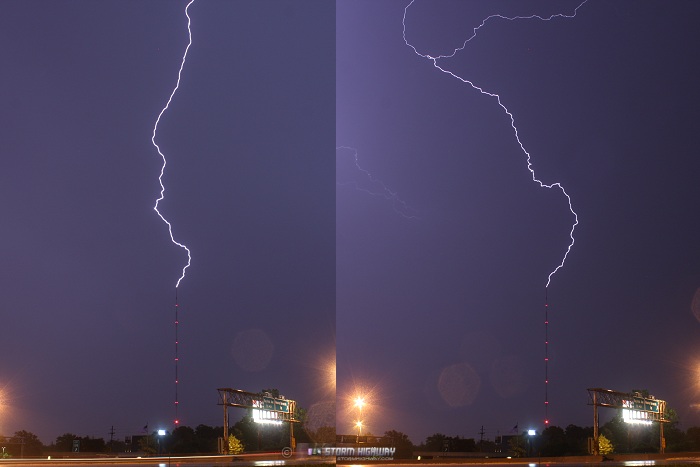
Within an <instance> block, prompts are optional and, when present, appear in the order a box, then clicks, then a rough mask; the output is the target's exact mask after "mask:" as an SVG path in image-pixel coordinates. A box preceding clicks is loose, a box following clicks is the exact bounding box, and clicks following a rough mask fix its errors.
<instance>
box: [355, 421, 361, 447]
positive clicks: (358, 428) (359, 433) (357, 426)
mask: <svg viewBox="0 0 700 467" xmlns="http://www.w3.org/2000/svg"><path fill="white" fill-rule="evenodd" d="M355 427H356V428H357V442H358V443H359V442H360V436H362V420H358V421H357V423H355Z"/></svg>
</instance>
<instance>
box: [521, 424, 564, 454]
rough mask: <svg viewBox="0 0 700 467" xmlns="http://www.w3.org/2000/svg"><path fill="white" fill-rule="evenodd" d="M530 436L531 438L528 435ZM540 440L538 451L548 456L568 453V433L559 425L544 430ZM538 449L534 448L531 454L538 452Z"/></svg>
mask: <svg viewBox="0 0 700 467" xmlns="http://www.w3.org/2000/svg"><path fill="white" fill-rule="evenodd" d="M528 438H530V437H529V436H528ZM539 438H540V439H539V440H538V447H539V449H538V451H539V452H540V453H541V455H543V456H546V457H551V456H563V455H564V454H566V451H567V445H566V433H565V432H564V430H562V429H561V428H559V427H558V426H549V427H547V428H545V429H544V430H543V431H542V434H541V435H540V437H539ZM536 453H537V451H536V450H534V449H533V450H532V452H530V455H534V454H536Z"/></svg>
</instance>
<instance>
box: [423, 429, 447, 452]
mask: <svg viewBox="0 0 700 467" xmlns="http://www.w3.org/2000/svg"><path fill="white" fill-rule="evenodd" d="M425 450H426V451H434V452H439V451H449V450H450V438H449V437H448V436H446V435H443V434H442V433H435V434H432V435H430V436H428V437H427V438H425Z"/></svg>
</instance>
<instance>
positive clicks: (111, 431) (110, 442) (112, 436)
mask: <svg viewBox="0 0 700 467" xmlns="http://www.w3.org/2000/svg"><path fill="white" fill-rule="evenodd" d="M113 442H114V425H112V429H111V430H109V452H112V443H113Z"/></svg>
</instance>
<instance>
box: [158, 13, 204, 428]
mask: <svg viewBox="0 0 700 467" xmlns="http://www.w3.org/2000/svg"><path fill="white" fill-rule="evenodd" d="M192 3H194V0H190V1H189V3H187V6H186V7H185V16H186V17H187V36H188V42H187V47H185V52H184V53H183V54H182V62H181V63H180V69H179V70H178V72H177V82H176V83H175V88H174V89H173V92H171V93H170V97H168V101H167V102H166V103H165V107H163V109H162V110H161V111H160V113H159V114H158V118H157V119H156V122H155V123H154V125H153V135H152V136H151V143H153V146H155V148H156V150H157V151H158V154H160V157H161V158H162V159H163V165H162V166H161V168H160V175H159V176H158V183H160V197H159V198H158V199H157V200H156V204H155V206H153V210H154V211H155V212H156V213H157V214H158V216H159V217H160V218H161V219H162V220H163V222H165V223H166V224H167V226H168V233H169V234H170V240H171V241H172V242H173V243H174V244H175V245H177V246H179V247H180V248H182V249H184V250H185V251H186V252H187V264H186V265H185V266H184V267H183V268H182V274H181V275H180V278H179V279H178V280H177V282H176V283H175V359H174V360H175V420H174V423H175V426H176V427H177V426H178V425H179V423H180V419H179V418H178V406H179V404H180V401H179V398H178V385H179V383H180V378H179V376H178V363H179V360H180V357H179V355H178V346H179V344H180V341H179V338H178V326H179V324H180V321H179V318H178V307H179V304H178V301H177V288H178V287H179V286H180V282H181V281H182V279H184V278H185V272H186V271H187V268H188V267H190V264H191V263H192V255H191V253H190V249H189V248H187V246H185V245H184V244H182V243H180V242H178V241H176V240H175V237H174V236H173V226H172V224H171V223H170V222H168V220H167V219H166V218H165V217H164V216H163V214H161V212H160V211H159V210H158V204H159V203H160V202H161V201H162V200H163V199H164V198H165V185H164V184H163V174H164V173H165V166H166V165H167V161H166V159H165V155H164V154H163V152H162V151H161V150H160V146H158V144H157V143H156V133H157V131H158V124H159V123H160V119H161V117H162V116H163V114H164V113H165V111H166V110H168V107H170V103H171V102H172V100H173V96H175V93H176V92H177V90H178V88H179V87H180V79H181V77H182V70H183V68H184V67H185V62H186V61H187V52H189V50H190V46H191V45H192V28H191V25H192V19H191V18H190V13H189V9H190V5H192Z"/></svg>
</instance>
